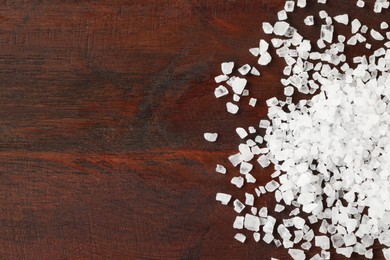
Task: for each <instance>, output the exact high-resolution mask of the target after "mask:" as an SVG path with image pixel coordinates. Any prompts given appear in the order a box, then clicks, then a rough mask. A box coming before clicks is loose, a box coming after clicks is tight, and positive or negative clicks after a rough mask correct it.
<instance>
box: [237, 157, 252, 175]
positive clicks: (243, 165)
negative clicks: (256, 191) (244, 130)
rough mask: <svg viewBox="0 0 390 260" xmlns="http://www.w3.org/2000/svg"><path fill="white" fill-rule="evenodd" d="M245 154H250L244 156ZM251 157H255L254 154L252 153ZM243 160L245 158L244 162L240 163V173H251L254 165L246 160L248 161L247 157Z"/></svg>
mask: <svg viewBox="0 0 390 260" xmlns="http://www.w3.org/2000/svg"><path fill="white" fill-rule="evenodd" d="M244 156H248V155H243V157H244ZM250 157H252V158H253V155H251V156H250ZM250 157H249V158H250ZM243 160H244V162H242V163H241V164H240V173H241V174H247V173H249V172H250V171H251V170H252V169H253V165H252V164H250V163H248V162H246V161H247V160H246V158H243Z"/></svg>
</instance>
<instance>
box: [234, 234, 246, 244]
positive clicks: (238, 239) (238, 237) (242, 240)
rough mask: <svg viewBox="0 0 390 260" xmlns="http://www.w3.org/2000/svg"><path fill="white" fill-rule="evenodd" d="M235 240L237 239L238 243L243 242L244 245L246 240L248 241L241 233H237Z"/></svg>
mask: <svg viewBox="0 0 390 260" xmlns="http://www.w3.org/2000/svg"><path fill="white" fill-rule="evenodd" d="M234 239H236V240H237V241H239V242H241V243H244V242H245V240H246V236H245V235H243V234H241V233H237V234H236V235H235V236H234Z"/></svg>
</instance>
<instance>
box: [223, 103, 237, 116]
mask: <svg viewBox="0 0 390 260" xmlns="http://www.w3.org/2000/svg"><path fill="white" fill-rule="evenodd" d="M226 109H227V111H228V112H229V113H231V114H237V112H238V106H237V105H235V104H233V103H231V102H227V103H226Z"/></svg>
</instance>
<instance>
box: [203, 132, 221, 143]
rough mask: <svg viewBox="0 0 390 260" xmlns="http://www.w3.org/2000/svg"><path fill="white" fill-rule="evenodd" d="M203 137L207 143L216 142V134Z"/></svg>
mask: <svg viewBox="0 0 390 260" xmlns="http://www.w3.org/2000/svg"><path fill="white" fill-rule="evenodd" d="M203 137H204V139H205V140H206V141H208V142H215V141H217V138H218V134H217V133H204V134H203Z"/></svg>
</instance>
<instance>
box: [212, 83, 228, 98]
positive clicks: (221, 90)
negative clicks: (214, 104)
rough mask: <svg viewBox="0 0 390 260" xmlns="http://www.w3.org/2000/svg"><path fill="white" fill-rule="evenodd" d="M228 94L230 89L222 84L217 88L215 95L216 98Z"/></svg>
mask: <svg viewBox="0 0 390 260" xmlns="http://www.w3.org/2000/svg"><path fill="white" fill-rule="evenodd" d="M227 94H229V91H228V90H227V88H225V87H224V86H222V85H221V86H219V87H217V88H215V91H214V95H215V97H216V98H220V97H223V96H226V95H227Z"/></svg>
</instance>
